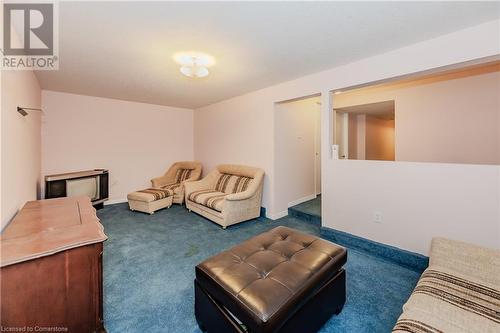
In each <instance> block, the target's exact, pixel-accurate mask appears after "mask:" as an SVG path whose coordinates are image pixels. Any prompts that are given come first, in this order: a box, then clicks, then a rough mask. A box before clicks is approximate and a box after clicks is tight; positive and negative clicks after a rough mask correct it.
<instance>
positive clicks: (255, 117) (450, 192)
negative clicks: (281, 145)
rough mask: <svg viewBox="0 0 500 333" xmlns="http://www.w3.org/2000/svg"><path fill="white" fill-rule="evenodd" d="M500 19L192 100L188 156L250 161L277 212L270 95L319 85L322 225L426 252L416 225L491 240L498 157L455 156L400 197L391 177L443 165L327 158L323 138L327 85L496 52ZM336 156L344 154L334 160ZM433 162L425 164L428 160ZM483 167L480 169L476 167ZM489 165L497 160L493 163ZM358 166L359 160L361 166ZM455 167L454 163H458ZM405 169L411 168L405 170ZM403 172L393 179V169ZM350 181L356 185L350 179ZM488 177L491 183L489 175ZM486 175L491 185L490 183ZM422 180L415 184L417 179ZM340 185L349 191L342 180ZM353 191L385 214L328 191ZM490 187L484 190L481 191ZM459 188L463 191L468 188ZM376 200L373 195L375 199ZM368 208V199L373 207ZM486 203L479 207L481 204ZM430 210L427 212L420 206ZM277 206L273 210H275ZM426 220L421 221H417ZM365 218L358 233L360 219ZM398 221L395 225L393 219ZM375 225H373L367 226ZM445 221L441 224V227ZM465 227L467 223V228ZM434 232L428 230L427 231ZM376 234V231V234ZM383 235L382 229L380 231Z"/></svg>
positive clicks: (209, 162)
mask: <svg viewBox="0 0 500 333" xmlns="http://www.w3.org/2000/svg"><path fill="white" fill-rule="evenodd" d="M499 26H500V20H494V21H490V22H486V23H483V24H480V25H477V26H474V27H470V28H467V29H463V30H460V31H456V32H453V33H450V34H447V35H443V36H440V37H437V38H433V39H430V40H427V41H423V42H420V43H416V44H413V45H410V46H407V47H404V48H401V49H397V50H393V51H390V52H387V53H384V54H380V55H377V56H373V57H370V58H366V59H363V60H359V61H355V62H353V63H350V64H346V65H343V66H339V67H336V68H333V69H330V70H327V71H323V72H320V73H316V74H312V75H308V76H304V77H301V78H299V79H296V80H293V81H289V82H284V83H281V84H278V85H275V86H272V87H268V88H265V89H262V90H259V91H255V92H251V93H248V94H245V95H242V96H238V97H235V98H232V99H229V100H226V101H222V102H219V103H215V104H213V105H210V106H206V107H202V108H199V109H197V110H195V140H194V144H195V157H196V159H199V160H200V161H201V162H203V163H204V165H205V168H206V170H210V169H211V168H213V167H214V166H215V165H216V164H218V163H224V162H226V163H227V162H234V163H244V164H250V165H257V166H261V167H262V168H264V170H265V171H266V180H265V192H264V205H265V207H266V208H267V211H268V212H267V213H268V216H270V217H273V214H277V213H279V211H278V210H277V209H276V207H275V205H274V203H275V201H276V195H277V193H279V191H277V190H276V189H275V188H274V184H273V181H271V180H272V178H273V169H274V165H275V156H274V154H273V151H274V147H273V145H274V143H273V137H274V117H273V113H274V112H273V111H274V105H275V103H276V102H279V101H286V100H292V99H296V98H300V97H303V96H311V95H314V94H317V93H318V92H320V93H321V101H322V106H321V121H322V124H321V126H322V129H321V136H322V141H321V143H322V147H321V156H322V163H321V170H322V174H321V178H322V202H323V203H324V204H323V205H322V221H323V222H322V223H323V226H326V227H330V228H335V229H339V230H343V231H346V232H351V233H354V234H358V235H360V236H363V237H366V238H369V239H372V240H375V241H380V242H384V243H386V244H389V245H394V246H398V247H400V248H403V249H407V250H411V251H416V252H419V253H423V254H426V253H427V251H428V248H429V245H430V237H431V232H430V231H429V232H427V233H426V234H423V233H421V232H417V231H418V230H420V229H423V228H427V229H428V230H432V228H438V230H441V231H443V232H442V233H441V235H440V236H445V237H446V236H449V237H454V238H456V239H462V240H473V241H475V242H476V243H478V244H484V245H490V246H491V245H493V246H495V245H496V244H498V245H497V246H496V247H500V210H499V208H498V205H499V202H500V193H499V192H500V189H499V187H498V184H500V181H499V179H498V177H499V170H498V168H499V167H498V166H491V165H483V166H479V168H471V167H470V166H469V165H459V164H455V165H450V167H451V166H455V167H456V168H457V170H455V171H456V172H455V176H456V177H455V178H453V179H451V181H450V182H447V181H446V182H437V183H433V182H432V181H430V180H431V179H432V178H429V180H428V181H426V182H425V183H423V184H425V188H419V189H418V190H417V188H414V187H413V188H409V189H408V191H410V192H411V191H413V190H414V191H415V192H414V193H412V200H407V198H406V195H405V193H406V190H405V189H404V188H401V187H400V188H399V190H398V191H395V192H394V193H392V192H391V191H392V189H393V188H395V186H396V185H397V184H396V183H397V182H400V181H401V180H402V179H403V180H404V181H405V182H409V181H410V179H411V178H413V177H415V174H417V176H418V178H420V179H426V175H432V177H436V178H437V179H438V180H440V179H441V180H442V179H443V175H446V172H447V171H448V169H447V167H448V165H443V164H436V163H413V164H411V166H410V167H407V166H406V163H405V162H384V161H336V160H333V159H332V154H331V144H332V143H333V134H332V132H333V129H332V124H333V123H334V121H333V116H332V112H331V110H332V107H333V106H332V100H331V99H332V96H331V95H330V92H331V91H334V90H341V89H345V88H346V87H352V86H357V85H360V84H365V83H368V82H375V81H379V80H385V79H389V78H392V77H398V76H404V75H408V74H412V73H417V72H422V71H429V70H432V69H436V68H440V67H442V66H448V65H454V64H459V63H462V62H467V61H477V60H478V59H483V58H488V57H499V50H500V31H499ZM341 163H346V164H344V165H341ZM352 163H360V165H361V167H360V168H354V169H351V168H349V167H348V166H349V165H350V164H352ZM386 163H391V165H392V166H393V168H388V169H385V172H387V176H384V178H383V179H384V180H385V182H384V184H383V186H384V191H381V188H380V187H379V186H375V184H372V185H366V186H365V185H363V184H362V181H360V179H361V180H362V179H363V177H364V175H365V173H366V174H367V175H372V174H376V173H377V169H378V168H377V166H378V167H379V168H384V167H385V164H386ZM429 167H430V168H432V171H430V170H428V168H429ZM483 168H484V170H483ZM495 168H497V169H495ZM365 169H366V170H365ZM460 170H461V171H460ZM409 171H411V172H409ZM391 173H400V176H399V177H400V178H397V179H396V178H393V177H391ZM461 173H465V174H466V178H467V179H468V180H467V182H464V183H462V186H460V183H461V181H460V176H461ZM481 176H486V177H487V180H486V181H484V180H483V181H481V182H480V184H475V183H474V180H475V179H479V177H481ZM342 177H346V178H345V179H351V180H353V181H352V182H349V183H347V182H343V183H342V184H345V187H343V186H340V187H339V186H337V185H338V184H340V183H339V181H338V180H339V179H342ZM401 178H402V179H401ZM353 182H354V183H355V184H358V185H359V186H357V187H355V189H354V188H353V186H352V185H353ZM488 184H490V185H488ZM491 184H493V185H491ZM422 186H423V185H422ZM457 186H460V187H458V188H459V189H460V191H461V192H464V193H471V194H473V195H475V197H474V201H473V202H474V203H475V204H477V207H475V208H474V209H473V210H471V209H470V207H471V204H470V203H469V204H467V205H462V203H463V201H462V199H460V198H457V195H456V194H454V193H455V192H454V191H457ZM347 187H350V188H348V191H347V190H346V188H347ZM358 193H363V195H364V197H365V198H366V200H367V202H371V201H373V202H380V201H381V200H385V201H383V202H385V206H384V207H383V213H384V221H385V223H382V224H378V225H372V224H370V223H371V221H370V220H368V221H366V220H360V219H359V215H358V214H357V211H360V207H359V206H353V205H345V206H343V208H342V209H341V210H339V209H338V208H339V206H340V205H341V204H342V203H343V202H344V201H338V203H337V204H335V200H336V198H337V197H338V196H341V195H344V200H348V201H352V202H355V201H356V198H357V194H358ZM490 196H492V197H490ZM464 197H468V198H470V197H471V196H470V195H467V196H465V195H464ZM423 199H425V202H426V203H427V207H425V208H422V204H421V200H423ZM377 200H378V201H377ZM402 203H404V204H405V205H404V206H405V207H406V209H405V211H404V212H403V213H404V214H411V213H412V212H414V211H419V210H420V211H421V212H422V215H419V216H420V219H419V221H417V222H420V224H419V223H416V221H415V219H401V216H403V215H398V214H397V212H398V211H400V209H399V208H398V206H400V205H401V204H402ZM372 209H374V207H372V206H370V207H366V208H364V209H363V210H362V211H361V214H363V216H365V217H367V216H368V217H369V219H371V217H370V216H371V214H372V213H373V211H372ZM375 209H377V208H375ZM481 209H485V210H484V211H482V212H481V211H480V210H481ZM425 212H432V214H425V215H424V213H425ZM476 213H479V215H480V219H481V226H482V227H484V228H483V229H479V228H474V225H475V224H476V223H477V222H476V220H475V219H477V218H478V216H477V215H475V219H474V218H471V219H469V220H467V219H464V218H463V217H461V216H469V217H473V215H474V214H476ZM274 216H276V215H274ZM422 221H425V223H421V222H422ZM453 221H457V223H461V224H463V226H462V227H461V228H460V232H455V231H454V230H456V228H455V226H454V225H453ZM367 223H368V224H369V225H370V227H371V228H367V229H366V230H367V232H366V233H361V232H360V230H364V229H363V226H364V225H366V224H367ZM395 225H398V228H397V229H395V228H394V226H395ZM377 226H378V230H374V228H376V227H377ZM446 226H450V228H449V229H448V228H447V227H446ZM470 230H473V231H474V233H473V234H471V233H468V231H470ZM434 234H435V233H434ZM384 235H385V236H384ZM389 236H390V237H389Z"/></svg>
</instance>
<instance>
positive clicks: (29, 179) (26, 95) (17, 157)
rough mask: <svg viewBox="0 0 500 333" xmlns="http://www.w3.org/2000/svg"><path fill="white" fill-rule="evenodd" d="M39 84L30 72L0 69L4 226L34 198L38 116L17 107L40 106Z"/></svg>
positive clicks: (38, 151)
mask: <svg viewBox="0 0 500 333" xmlns="http://www.w3.org/2000/svg"><path fill="white" fill-rule="evenodd" d="M40 94H41V92H40V86H39V85H38V80H37V79H36V77H35V75H34V74H33V72H32V71H24V70H20V71H2V72H1V100H2V101H1V105H2V114H1V147H2V148H1V149H2V151H1V152H2V153H1V156H2V163H1V165H2V169H1V187H2V194H1V211H2V214H1V215H2V224H1V228H2V229H3V228H4V227H5V226H6V225H7V224H8V223H9V222H10V220H11V219H12V217H13V216H14V215H15V214H16V213H17V211H18V210H19V208H21V207H22V206H23V205H24V204H25V202H26V201H30V200H36V199H37V191H38V190H37V189H38V188H39V182H40V161H41V155H40V154H41V143H40V139H41V136H40V118H41V113H39V112H38V111H30V112H29V114H28V115H27V116H26V117H23V116H22V115H20V114H19V113H18V112H17V111H16V108H17V106H21V107H32V108H40V107H41V101H40Z"/></svg>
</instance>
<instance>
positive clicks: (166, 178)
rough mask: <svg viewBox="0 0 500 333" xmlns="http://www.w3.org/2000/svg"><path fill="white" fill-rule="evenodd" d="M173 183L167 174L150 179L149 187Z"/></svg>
mask: <svg viewBox="0 0 500 333" xmlns="http://www.w3.org/2000/svg"><path fill="white" fill-rule="evenodd" d="M173 182H174V179H173V177H171V176H170V175H168V174H166V175H163V176H161V177H156V178H153V179H151V185H152V186H153V187H162V186H164V185H166V184H171V183H173Z"/></svg>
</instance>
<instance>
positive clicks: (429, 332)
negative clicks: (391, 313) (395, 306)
mask: <svg viewBox="0 0 500 333" xmlns="http://www.w3.org/2000/svg"><path fill="white" fill-rule="evenodd" d="M393 332H409V333H444V332H443V331H440V330H438V329H436V328H434V327H432V326H430V325H428V324H426V323H423V322H421V321H418V320H414V319H399V320H398V322H397V323H396V326H394V329H393Z"/></svg>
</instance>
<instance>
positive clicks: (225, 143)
mask: <svg viewBox="0 0 500 333" xmlns="http://www.w3.org/2000/svg"><path fill="white" fill-rule="evenodd" d="M256 96H257V98H256ZM268 103H270V104H271V110H269V109H267V108H266V105H268ZM273 107H274V103H273V102H271V101H270V100H269V99H268V98H267V96H266V95H265V93H262V92H255V93H252V94H249V95H244V96H240V97H235V98H232V99H229V100H226V101H223V102H220V103H217V104H213V105H210V106H206V107H203V108H200V109H197V110H196V111H195V116H194V143H195V149H194V151H195V158H196V159H197V160H199V161H201V162H202V163H203V166H204V172H205V173H207V172H209V171H210V170H212V169H214V168H215V166H216V165H218V164H223V163H231V164H243V165H251V166H256V167H259V168H262V169H264V171H265V173H266V175H265V178H264V194H263V202H262V205H263V206H264V207H266V208H270V206H271V198H272V194H271V185H270V179H271V177H272V174H273Z"/></svg>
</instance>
